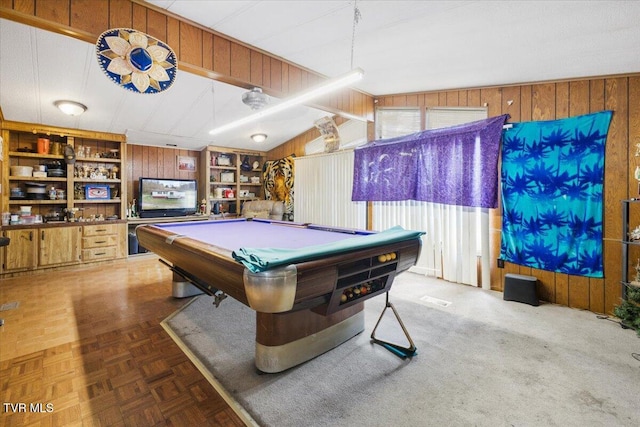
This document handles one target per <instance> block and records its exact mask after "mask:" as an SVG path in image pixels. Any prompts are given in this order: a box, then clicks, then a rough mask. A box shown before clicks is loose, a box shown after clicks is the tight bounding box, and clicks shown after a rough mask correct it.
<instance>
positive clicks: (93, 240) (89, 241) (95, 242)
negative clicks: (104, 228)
mask: <svg viewBox="0 0 640 427" xmlns="http://www.w3.org/2000/svg"><path fill="white" fill-rule="evenodd" d="M116 242H117V238H116V236H115V235H113V234H110V235H106V236H89V237H83V238H82V249H89V248H103V247H106V246H115V245H116Z"/></svg>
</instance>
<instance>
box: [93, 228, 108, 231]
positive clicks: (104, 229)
mask: <svg viewBox="0 0 640 427" xmlns="http://www.w3.org/2000/svg"><path fill="white" fill-rule="evenodd" d="M96 231H107V229H106V228H96Z"/></svg>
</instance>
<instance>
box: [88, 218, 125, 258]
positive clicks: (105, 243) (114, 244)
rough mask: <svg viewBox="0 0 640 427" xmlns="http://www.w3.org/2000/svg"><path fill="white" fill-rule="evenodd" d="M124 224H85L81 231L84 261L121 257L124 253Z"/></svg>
mask: <svg viewBox="0 0 640 427" xmlns="http://www.w3.org/2000/svg"><path fill="white" fill-rule="evenodd" d="M126 232H127V226H126V224H96V225H85V226H84V227H83V232H82V260H83V261H84V262H91V261H99V260H107V259H116V258H123V257H124V256H125V255H126V240H125V239H126Z"/></svg>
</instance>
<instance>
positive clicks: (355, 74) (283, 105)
mask: <svg viewBox="0 0 640 427" xmlns="http://www.w3.org/2000/svg"><path fill="white" fill-rule="evenodd" d="M363 76H364V71H362V69H360V68H355V69H353V70H351V71H349V72H348V73H347V74H344V75H342V76H339V77H335V78H333V79H329V80H327V81H325V82H324V83H322V84H320V85H318V86H315V87H313V88H310V89H307V90H305V91H303V92H301V93H300V94H298V95H295V96H293V97H291V98H287V99H285V100H284V101H282V102H280V103H279V104H275V105H273V106H271V107H268V108H264V109H262V110H260V111H258V112H257V113H254V114H251V115H249V116H246V117H243V118H241V119H238V120H236V121H233V122H230V123H227V124H226V125H222V126H219V127H217V128H215V129H212V130H210V131H209V134H210V135H218V134H220V133H222V132H225V131H228V130H230V129H235V128H237V127H239V126H242V125H245V124H247V123H251V122H253V121H256V120H259V119H262V118H264V117H267V116H271V115H272V114H276V113H279V112H281V111H284V110H286V109H288V108H291V107H293V106H295V105H299V104H304V103H305V102H308V101H311V100H312V99H315V98H318V97H320V96H322V95H326V94H327V93H330V92H333V91H334V90H337V89H340V88H343V87H345V86H348V85H350V84H351V83H353V82H356V81H358V80H360V79H361V78H362V77H363Z"/></svg>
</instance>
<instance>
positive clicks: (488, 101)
mask: <svg viewBox="0 0 640 427" xmlns="http://www.w3.org/2000/svg"><path fill="white" fill-rule="evenodd" d="M377 105H378V106H379V107H406V106H410V107H416V106H418V107H422V108H423V114H424V111H425V110H426V108H428V107H436V106H437V107H457V106H462V107H465V106H468V107H481V106H486V107H487V108H488V111H489V117H494V116H498V115H501V114H509V115H510V116H511V118H510V119H509V121H511V122H528V121H534V120H535V121H537V120H554V119H560V118H565V117H571V116H576V115H580V114H586V113H590V112H596V111H602V110H613V111H614V114H613V118H612V122H611V126H610V128H609V135H608V138H607V143H606V154H605V155H606V158H605V193H604V198H605V208H604V209H605V211H604V267H605V278H604V279H590V278H585V277H579V276H569V275H566V274H556V273H552V272H548V271H543V270H538V269H531V268H527V267H521V266H519V265H515V264H511V263H506V265H505V268H504V269H499V268H497V265H496V262H492V271H491V288H492V289H495V290H500V291H501V290H502V289H503V284H504V275H505V274H507V273H517V274H526V275H533V276H535V277H537V278H538V279H539V294H540V296H541V299H543V300H545V301H550V302H554V303H557V304H561V305H566V306H569V307H575V308H581V309H587V310H591V311H593V312H597V313H610V312H611V311H612V309H613V307H614V306H615V305H616V304H618V303H619V301H620V297H621V285H620V280H621V277H622V268H623V267H622V265H621V243H620V241H621V237H622V236H621V234H622V219H621V209H622V208H621V202H620V201H621V200H623V199H628V198H631V197H638V183H637V181H636V180H635V179H634V178H633V171H634V169H635V167H636V165H640V158H636V157H634V155H633V154H634V153H635V144H636V143H639V142H640V76H638V75H628V76H616V77H607V78H593V79H584V80H574V81H562V82H550V83H540V84H526V85H515V86H504V87H492V88H482V89H463V90H450V91H440V92H428V93H417V94H402V95H389V96H382V97H379V98H378V99H377ZM300 138H303V136H301V137H298V138H296V139H294V140H292V141H289V142H287V143H286V144H284V145H283V146H282V148H281V147H278V148H276V149H274V150H272V151H271V152H270V157H271V155H272V154H274V155H275V154H276V153H277V155H280V154H283V153H290V152H297V153H299V152H300V145H301V144H302V153H304V145H303V140H302V139H300ZM311 139H313V138H311ZM309 140H310V139H309ZM305 142H306V141H305ZM271 158H273V157H271ZM631 218H632V220H631V224H632V226H636V225H638V224H640V213H639V212H632V215H631ZM501 227H502V217H501V211H500V210H499V209H496V210H493V211H492V215H491V253H492V258H493V259H497V258H498V256H499V252H500V235H501ZM634 249H636V250H634V251H632V252H631V254H630V259H631V260H636V259H638V257H640V251H639V250H637V248H634ZM630 270H631V269H630ZM630 277H635V276H633V275H631V276H630Z"/></svg>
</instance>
